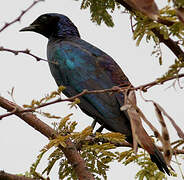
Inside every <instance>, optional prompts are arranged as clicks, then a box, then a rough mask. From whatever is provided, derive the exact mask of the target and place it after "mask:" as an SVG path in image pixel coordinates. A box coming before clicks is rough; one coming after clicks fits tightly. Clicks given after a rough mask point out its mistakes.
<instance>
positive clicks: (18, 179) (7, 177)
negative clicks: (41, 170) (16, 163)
mask: <svg viewBox="0 0 184 180" xmlns="http://www.w3.org/2000/svg"><path fill="white" fill-rule="evenodd" d="M0 180H33V179H32V178H27V177H25V176H18V175H14V174H9V173H6V172H4V171H0ZM34 180H35V179H34Z"/></svg>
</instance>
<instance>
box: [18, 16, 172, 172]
mask: <svg viewBox="0 0 184 180" xmlns="http://www.w3.org/2000/svg"><path fill="white" fill-rule="evenodd" d="M21 31H34V32H37V33H40V34H42V35H44V36H45V37H47V38H48V39H49V42H48V47H47V56H48V60H49V61H53V62H57V64H54V63H49V66H50V70H51V73H52V75H53V77H54V79H55V81H56V83H57V85H58V86H60V85H64V86H65V87H66V89H65V90H64V91H63V93H64V94H65V95H66V96H68V97H71V96H74V95H76V94H78V93H80V92H82V91H83V90H84V89H88V90H100V89H107V88H112V87H113V86H118V85H121V84H129V83H130V82H129V80H128V78H127V77H126V76H125V74H124V73H123V71H122V70H121V68H120V67H119V66H118V65H117V63H116V62H115V61H114V60H113V59H112V58H111V57H110V56H109V55H107V54H106V53H105V52H103V51H101V50H100V49H98V48H97V47H95V46H93V45H91V44H90V43H88V42H86V41H84V40H82V39H81V38H80V35H79V32H78V30H77V27H76V26H75V25H74V24H73V23H72V22H71V21H70V19H69V18H67V17H66V16H64V15H61V14H56V13H50V14H44V15H41V16H40V17H38V18H37V19H36V20H35V21H34V22H33V23H32V24H31V25H30V26H29V27H26V28H23V29H22V30H21ZM80 101H81V102H80V104H79V107H80V108H81V109H82V111H83V112H84V113H86V114H87V115H89V116H91V117H93V118H94V119H95V120H96V121H98V122H99V123H100V124H102V125H103V126H104V127H105V128H107V129H108V130H110V131H115V132H120V133H123V134H125V135H126V137H127V141H129V142H130V143H132V131H131V125H130V118H129V115H128V113H127V112H126V111H123V112H122V111H120V107H121V106H122V105H124V94H122V93H113V94H112V93H103V94H86V95H84V96H82V97H80ZM135 118H136V117H135ZM136 135H137V140H138V143H139V144H140V145H141V146H142V147H143V148H144V149H146V150H147V151H148V153H150V156H151V160H152V161H153V162H155V163H156V164H157V166H158V168H159V169H160V170H161V171H162V172H166V173H167V174H170V172H169V170H168V168H167V165H166V162H165V160H164V158H163V156H162V154H161V153H160V151H159V150H158V149H157V148H156V146H155V145H154V144H153V142H152V140H151V138H150V137H149V136H148V134H147V133H146V131H145V130H144V128H143V127H142V126H141V124H140V125H139V127H138V129H136Z"/></svg>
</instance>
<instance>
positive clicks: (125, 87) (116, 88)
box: [0, 74, 184, 119]
mask: <svg viewBox="0 0 184 180" xmlns="http://www.w3.org/2000/svg"><path fill="white" fill-rule="evenodd" d="M182 77H184V74H179V75H177V76H173V77H169V78H167V79H163V80H160V81H158V80H155V81H152V82H150V83H147V84H144V85H140V86H137V87H133V86H130V85H129V86H128V84H126V85H123V86H121V85H120V86H114V87H112V88H110V89H102V90H91V91H89V90H86V89H85V90H83V91H82V92H81V93H79V94H77V95H75V96H72V97H70V98H66V99H61V98H58V99H56V100H54V101H51V102H47V103H42V104H41V105H38V106H37V107H34V108H28V109H22V110H21V111H20V110H18V109H12V110H9V113H6V114H3V115H0V119H2V118H4V117H7V116H10V115H13V114H16V113H17V112H18V113H25V112H34V111H35V110H36V109H39V108H42V107H45V106H49V105H51V104H56V103H60V102H66V101H69V102H73V101H75V100H76V98H79V97H81V96H83V95H85V94H98V93H108V92H120V91H127V90H129V91H134V90H135V91H137V90H141V91H144V92H145V91H147V90H148V89H149V88H152V87H154V86H156V85H160V84H164V83H165V82H167V81H170V80H173V79H176V78H182Z"/></svg>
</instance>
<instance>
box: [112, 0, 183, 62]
mask: <svg viewBox="0 0 184 180" xmlns="http://www.w3.org/2000/svg"><path fill="white" fill-rule="evenodd" d="M115 1H116V2H118V3H120V4H121V5H122V6H123V7H125V8H126V9H127V10H129V11H131V12H134V11H135V9H133V7H131V6H130V5H129V4H127V3H126V2H125V1H124V0H115ZM157 22H158V23H161V24H164V25H166V26H172V25H173V24H174V22H172V21H168V20H165V19H161V18H158V20H157ZM152 31H153V33H154V34H155V35H156V36H157V37H158V39H159V41H160V42H162V43H164V44H165V45H166V46H167V47H168V48H169V49H170V50H171V51H172V52H173V53H174V55H175V56H176V57H177V58H179V59H182V60H184V52H183V51H182V49H181V48H180V46H179V45H178V44H177V43H176V42H175V41H173V40H172V39H171V38H168V39H165V38H164V36H163V34H161V33H160V31H159V29H157V28H153V29H152Z"/></svg>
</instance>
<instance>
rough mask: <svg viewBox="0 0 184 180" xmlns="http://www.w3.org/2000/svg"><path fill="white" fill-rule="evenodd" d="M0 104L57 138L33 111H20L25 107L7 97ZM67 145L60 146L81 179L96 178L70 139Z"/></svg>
mask: <svg viewBox="0 0 184 180" xmlns="http://www.w3.org/2000/svg"><path fill="white" fill-rule="evenodd" d="M0 106H1V107H2V108H4V109H6V110H7V111H13V110H14V109H16V110H17V111H16V112H15V115H16V116H18V117H19V118H21V119H22V120H23V121H25V122H26V123H27V124H29V125H30V126H32V127H33V128H34V129H35V130H37V131H39V132H40V133H41V134H43V135H44V136H46V137H47V138H49V139H53V138H56V136H57V134H56V132H55V131H54V130H53V129H52V128H51V127H50V126H48V125H47V124H45V123H44V122H42V121H41V120H40V119H38V118H37V117H36V116H35V115H34V114H33V113H30V112H26V113H20V111H24V109H23V108H21V107H20V106H18V105H17V104H15V103H13V102H11V101H8V100H7V99H5V98H3V97H1V96H0ZM65 143H66V144H67V146H66V147H65V148H64V147H62V146H60V148H61V150H62V151H63V153H64V154H65V156H66V157H67V159H68V161H69V162H70V163H71V165H72V167H73V168H74V170H75V172H76V174H77V176H78V178H79V179H80V180H94V177H93V176H92V174H91V173H90V172H89V171H88V169H87V167H86V164H85V162H84V160H83V159H82V157H81V156H80V154H79V153H78V151H77V149H76V147H75V145H74V144H73V143H72V142H71V141H70V140H69V139H68V140H66V142H65Z"/></svg>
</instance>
